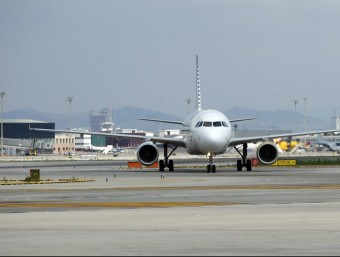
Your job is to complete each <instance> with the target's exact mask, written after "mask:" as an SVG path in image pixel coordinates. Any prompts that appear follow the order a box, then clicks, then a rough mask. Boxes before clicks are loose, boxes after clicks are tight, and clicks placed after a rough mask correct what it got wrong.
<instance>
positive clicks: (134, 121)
mask: <svg viewBox="0 0 340 257" xmlns="http://www.w3.org/2000/svg"><path fill="white" fill-rule="evenodd" d="M223 113H224V114H225V115H227V117H228V118H229V119H239V118H251V117H256V118H257V119H256V120H251V121H244V122H238V123H237V129H240V130H253V129H267V130H268V129H269V130H276V129H284V130H295V127H297V130H298V131H304V115H303V114H301V113H296V124H295V113H294V111H290V110H278V111H263V110H262V111H261V110H255V109H246V108H241V107H234V108H231V109H229V110H226V111H224V112H223ZM4 118H5V119H34V120H40V121H48V122H55V124H56V128H57V129H66V128H68V126H69V115H68V114H51V113H44V112H41V111H37V110H34V109H30V108H27V109H21V110H16V111H11V112H7V113H4ZM139 118H150V119H163V120H175V121H181V120H182V119H183V118H181V117H177V116H174V115H169V114H166V113H162V112H158V111H152V110H146V109H141V108H135V107H130V106H127V107H122V108H118V109H116V110H114V113H113V120H114V123H115V126H116V127H120V128H133V129H142V130H145V131H152V132H157V131H159V130H160V129H176V128H181V126H176V125H168V124H164V123H156V122H147V121H140V120H138V119H139ZM71 126H72V127H73V128H86V129H89V128H90V112H86V113H75V114H72V117H71ZM323 129H330V120H329V121H325V120H322V119H317V118H314V117H310V116H308V117H307V130H323Z"/></svg>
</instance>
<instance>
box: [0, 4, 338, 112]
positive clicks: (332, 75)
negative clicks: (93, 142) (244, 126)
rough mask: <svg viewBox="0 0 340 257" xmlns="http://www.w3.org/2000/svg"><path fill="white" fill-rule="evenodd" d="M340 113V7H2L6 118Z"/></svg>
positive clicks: (0, 57)
mask: <svg viewBox="0 0 340 257" xmlns="http://www.w3.org/2000/svg"><path fill="white" fill-rule="evenodd" d="M196 54H198V55H199V61H200V75H201V86H202V105H203V108H205V109H207V108H216V109H219V110H228V109H229V108H232V107H235V106H239V107H241V106H243V107H245V108H254V109H260V110H278V109H291V110H294V104H293V100H295V99H297V100H299V103H298V104H297V110H298V111H299V112H301V113H303V112H304V101H303V100H302V98H303V97H307V98H308V99H307V102H306V103H307V113H308V114H309V115H311V116H318V115H321V117H322V118H325V119H328V118H330V117H331V116H332V115H334V112H335V110H336V109H337V110H338V111H340V1H337V0H334V1H327V0H320V1H313V0H306V1H302V0H300V1H299V0H291V1H289V0H286V1H275V0H267V1H265V0H263V1H259V0H258V1H257V0H252V1H242V0H235V1H231V0H178V1H177V0H166V1H162V0H121V1H120V0H111V1H109V0H93V1H91V0H46V1H42V0H39V1H38V0H20V1H17V0H0V90H1V91H5V92H6V95H5V99H4V100H5V102H4V110H5V112H6V111H11V110H17V109H21V108H26V107H31V108H34V109H40V110H42V111H45V112H52V113H59V114H63V113H68V110H69V103H68V102H67V101H66V98H67V97H69V96H72V97H74V100H73V102H72V110H73V112H74V113H80V112H87V111H89V110H91V109H94V110H100V109H101V108H103V107H113V108H119V107H123V106H134V107H141V108H145V109H151V110H158V111H162V112H167V113H170V114H175V115H178V116H181V117H184V116H185V115H186V114H187V110H188V105H187V102H186V100H185V99H192V102H191V104H190V109H191V110H193V109H194V106H195V101H196V100H195V56H196Z"/></svg>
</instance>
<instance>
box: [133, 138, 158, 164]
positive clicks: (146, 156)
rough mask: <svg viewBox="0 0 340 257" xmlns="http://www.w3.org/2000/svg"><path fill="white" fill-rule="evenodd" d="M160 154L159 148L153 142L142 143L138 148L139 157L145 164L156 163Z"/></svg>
mask: <svg viewBox="0 0 340 257" xmlns="http://www.w3.org/2000/svg"><path fill="white" fill-rule="evenodd" d="M158 156H159V152H158V148H157V146H156V145H154V144H153V143H150V142H147V143H144V144H141V145H140V146H139V147H138V149H137V159H138V161H139V162H140V163H141V164H143V165H146V166H149V165H152V164H154V163H156V162H157V160H158Z"/></svg>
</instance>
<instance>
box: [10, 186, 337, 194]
mask: <svg viewBox="0 0 340 257" xmlns="http://www.w3.org/2000/svg"><path fill="white" fill-rule="evenodd" d="M337 189H340V184H287V185H286V184H276V185H227V186H224V185H221V186H219V185H216V186H149V187H128V186H127V187H104V188H98V187H96V188H91V187H86V188H23V189H20V188H19V189H14V190H16V191H21V192H22V191H29V192H34V191H36V192H44V191H49V192H53V191H55V192H58V191H88V190H90V191H153V190H337Z"/></svg>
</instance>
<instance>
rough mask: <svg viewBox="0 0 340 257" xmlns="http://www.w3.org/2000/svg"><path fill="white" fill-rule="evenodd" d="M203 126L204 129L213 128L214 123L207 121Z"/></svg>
mask: <svg viewBox="0 0 340 257" xmlns="http://www.w3.org/2000/svg"><path fill="white" fill-rule="evenodd" d="M203 126H204V127H211V126H212V122H211V121H205V122H203Z"/></svg>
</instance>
